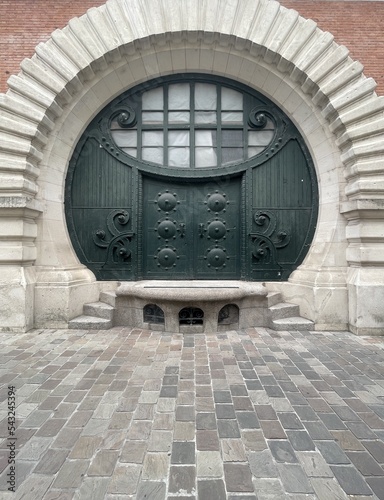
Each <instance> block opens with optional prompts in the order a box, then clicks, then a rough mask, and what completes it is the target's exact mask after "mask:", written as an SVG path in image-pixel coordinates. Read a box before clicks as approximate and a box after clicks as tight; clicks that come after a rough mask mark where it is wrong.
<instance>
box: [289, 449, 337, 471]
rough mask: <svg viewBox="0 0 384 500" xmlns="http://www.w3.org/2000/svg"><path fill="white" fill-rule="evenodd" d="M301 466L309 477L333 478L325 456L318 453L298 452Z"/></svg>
mask: <svg viewBox="0 0 384 500" xmlns="http://www.w3.org/2000/svg"><path fill="white" fill-rule="evenodd" d="M296 456H297V457H298V459H299V461H300V464H301V465H302V467H303V469H304V471H305V473H306V474H307V476H309V477H333V473H332V471H331V469H330V467H329V465H328V464H327V462H326V461H325V460H324V458H323V456H322V455H321V454H320V453H319V452H318V451H313V452H307V451H306V452H302V451H298V452H296Z"/></svg>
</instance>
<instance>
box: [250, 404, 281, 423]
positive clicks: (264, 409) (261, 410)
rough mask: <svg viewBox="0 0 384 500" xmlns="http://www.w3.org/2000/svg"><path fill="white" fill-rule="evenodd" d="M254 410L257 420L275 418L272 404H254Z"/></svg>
mask: <svg viewBox="0 0 384 500" xmlns="http://www.w3.org/2000/svg"><path fill="white" fill-rule="evenodd" d="M255 412H256V415H257V417H258V418H259V420H277V415H276V412H275V410H274V409H273V406H272V405H256V406H255Z"/></svg>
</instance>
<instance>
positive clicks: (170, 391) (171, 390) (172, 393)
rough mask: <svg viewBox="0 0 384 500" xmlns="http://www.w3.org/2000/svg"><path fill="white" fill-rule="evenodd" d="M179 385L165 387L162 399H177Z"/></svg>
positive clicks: (161, 394)
mask: <svg viewBox="0 0 384 500" xmlns="http://www.w3.org/2000/svg"><path fill="white" fill-rule="evenodd" d="M177 394H178V393H177V385H163V387H162V388H161V390H160V398H176V397H177Z"/></svg>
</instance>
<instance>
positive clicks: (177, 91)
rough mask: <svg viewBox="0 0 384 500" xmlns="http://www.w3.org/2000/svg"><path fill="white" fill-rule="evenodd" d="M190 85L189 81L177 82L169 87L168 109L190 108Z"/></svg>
mask: <svg viewBox="0 0 384 500" xmlns="http://www.w3.org/2000/svg"><path fill="white" fill-rule="evenodd" d="M189 101H190V86H189V84H188V83H175V84H173V85H170V86H169V88H168V109H189V107H190V105H189Z"/></svg>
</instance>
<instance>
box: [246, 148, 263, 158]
mask: <svg viewBox="0 0 384 500" xmlns="http://www.w3.org/2000/svg"><path fill="white" fill-rule="evenodd" d="M264 150H265V148H248V158H252V156H256V155H259V154H260V153H262V152H263V151H264Z"/></svg>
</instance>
